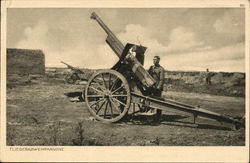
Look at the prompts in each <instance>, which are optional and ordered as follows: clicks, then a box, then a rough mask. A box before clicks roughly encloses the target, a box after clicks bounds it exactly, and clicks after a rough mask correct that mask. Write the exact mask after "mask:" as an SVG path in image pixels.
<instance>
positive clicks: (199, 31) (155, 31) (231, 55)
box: [7, 8, 245, 72]
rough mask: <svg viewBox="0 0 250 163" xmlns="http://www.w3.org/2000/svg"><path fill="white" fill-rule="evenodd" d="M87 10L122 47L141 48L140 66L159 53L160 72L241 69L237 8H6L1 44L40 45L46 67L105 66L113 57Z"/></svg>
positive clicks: (240, 26) (241, 29) (242, 18)
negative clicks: (103, 24)
mask: <svg viewBox="0 0 250 163" xmlns="http://www.w3.org/2000/svg"><path fill="white" fill-rule="evenodd" d="M92 12H96V13H97V14H98V15H99V17H100V18H101V19H102V20H103V21H104V23H105V24H106V25H107V26H108V27H109V28H110V29H111V30H112V31H113V33H114V34H115V35H116V36H117V37H118V38H119V40H120V41H121V42H122V43H123V44H124V45H125V44H126V43H135V44H139V43H141V44H142V45H143V46H146V47H147V51H146V53H145V63H144V67H145V68H148V67H149V66H150V65H152V60H153V56H155V55H159V56H160V57H161V61H160V64H161V65H162V66H163V67H164V68H165V69H166V70H183V71H205V70H206V68H209V70H210V71H216V72H219V71H223V72H245V13H244V9H241V8H161V9H159V8H147V9H146V8H130V9H126V8H112V9H105V8H98V9H95V8H71V9H70V8H68V9H67V8H65V9H62V8H58V9H56V8H50V9H48V8H47V9H46V8H44V9H43V8H40V9H39V8H36V9H35V8H34V9H32V8H29V9H28V8H27V9H25V8H24V9H21V8H11V9H8V11H7V47H8V48H22V49H41V50H43V52H44V54H45V65H46V66H47V67H64V66H65V65H63V64H62V63H60V62H61V61H64V62H66V63H69V64H71V65H73V66H76V67H79V68H94V69H96V68H98V69H100V68H101V69H102V68H110V67H112V66H113V65H114V64H115V63H116V62H117V61H118V58H117V56H116V55H115V53H114V52H113V51H112V50H111V49H110V47H109V46H108V45H107V44H106V42H105V39H106V36H107V35H106V33H105V32H104V30H102V28H101V27H100V26H99V25H98V23H97V22H96V21H94V20H92V19H90V15H91V13H92ZM138 40H139V41H138Z"/></svg>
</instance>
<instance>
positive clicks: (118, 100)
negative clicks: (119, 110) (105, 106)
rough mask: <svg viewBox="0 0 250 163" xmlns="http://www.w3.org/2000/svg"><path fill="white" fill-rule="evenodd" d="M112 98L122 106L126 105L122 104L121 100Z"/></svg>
mask: <svg viewBox="0 0 250 163" xmlns="http://www.w3.org/2000/svg"><path fill="white" fill-rule="evenodd" d="M112 99H114V100H115V101H117V102H119V103H120V104H122V105H123V106H127V105H126V104H124V103H123V102H121V101H120V100H117V99H116V98H112Z"/></svg>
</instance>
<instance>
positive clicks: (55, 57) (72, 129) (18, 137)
mask: <svg viewBox="0 0 250 163" xmlns="http://www.w3.org/2000/svg"><path fill="white" fill-rule="evenodd" d="M245 7H246V6H245V4H243V5H239V6H238V7H237V6H235V7H203V8H201V7H185V6H184V7H170V8H168V7H148V8H147V7H112V8H109V7H97V8H95V7H79V8H70V7H68V8H67V7H63V8H54V7H52V8H51V7H50V8H45V7H41V8H37V7H36V8H35V7H34V8H32V7H27V8H25V7H22V8H18V7H15V8H11V7H10V8H7V9H6V48H5V49H4V51H5V52H6V54H5V59H6V61H5V67H6V69H5V75H6V79H5V80H6V85H5V87H6V88H5V90H6V98H5V100H6V101H5V103H6V107H5V113H6V114H5V115H4V116H5V117H6V118H5V120H6V122H5V125H6V134H5V135H6V140H5V141H6V144H5V145H6V146H7V147H11V149H12V148H14V147H16V146H18V147H26V146H32V147H35V146H39V147H43V146H44V147H45V146H51V147H68V146H70V147H76V146H77V147H79V146H80V147H81V148H84V147H103V146H108V147H118V146H122V147H145V146H147V147H155V148H157V147H158V146H161V147H166V148H167V147H214V146H216V147H229V146H230V147H245V146H248V144H247V143H249V142H248V141H249V140H248V137H246V132H247V131H248V130H247V131H246V129H247V128H246V127H248V125H247V124H246V122H248V120H247V118H248V115H246V114H247V113H248V111H247V110H246V108H248V107H249V106H247V104H248V102H247V100H246V99H247V97H249V90H247V88H248V86H247V83H248V84H249V81H247V80H249V76H248V75H249V74H248V70H247V68H249V63H248V61H247V59H249V54H247V51H246V49H247V46H248V44H247V43H249V42H248V41H246V38H247V36H246V31H247V29H246V14H247V13H246V8H245ZM1 62H2V58H1ZM1 71H2V72H3V71H4V70H3V67H1ZM2 72H1V74H2ZM2 77H3V76H1V80H2ZM1 84H2V82H1ZM1 88H3V87H1ZM1 92H2V91H1ZM2 100H3V98H2V99H1V101H2ZM1 104H2V102H1ZM248 109H249V108H248Z"/></svg>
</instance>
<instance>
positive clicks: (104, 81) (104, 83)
mask: <svg viewBox="0 0 250 163" xmlns="http://www.w3.org/2000/svg"><path fill="white" fill-rule="evenodd" d="M102 80H103V83H104V85H105V88H106V89H107V85H106V81H105V79H104V74H102Z"/></svg>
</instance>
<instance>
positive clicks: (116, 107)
mask: <svg viewBox="0 0 250 163" xmlns="http://www.w3.org/2000/svg"><path fill="white" fill-rule="evenodd" d="M110 102H111V103H112V104H113V105H114V107H115V109H116V110H117V111H119V112H120V113H121V110H120V109H119V108H118V106H117V105H116V104H115V102H114V101H113V99H112V98H110Z"/></svg>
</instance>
